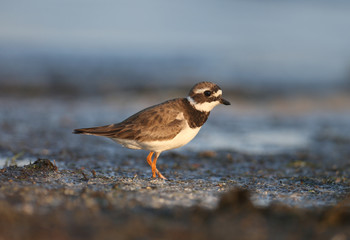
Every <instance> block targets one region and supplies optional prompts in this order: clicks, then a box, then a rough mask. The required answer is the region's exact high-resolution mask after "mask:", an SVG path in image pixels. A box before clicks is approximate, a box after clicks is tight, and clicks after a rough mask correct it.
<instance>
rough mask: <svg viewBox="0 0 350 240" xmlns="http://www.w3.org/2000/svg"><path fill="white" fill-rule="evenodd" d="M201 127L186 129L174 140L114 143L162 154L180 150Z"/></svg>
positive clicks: (120, 140) (118, 140) (120, 141)
mask: <svg viewBox="0 0 350 240" xmlns="http://www.w3.org/2000/svg"><path fill="white" fill-rule="evenodd" d="M199 130H200V127H198V128H190V127H186V128H185V129H183V130H182V131H181V132H179V134H177V135H176V136H175V137H174V138H173V139H169V140H162V141H143V142H140V141H136V140H126V139H113V140H114V141H116V142H118V143H120V144H122V145H123V146H124V147H127V148H131V149H144V150H148V151H152V152H162V151H165V150H170V149H174V148H179V147H182V146H184V145H186V144H187V143H188V142H190V141H191V140H192V139H193V138H194V137H195V136H196V135H197V133H198V132H199Z"/></svg>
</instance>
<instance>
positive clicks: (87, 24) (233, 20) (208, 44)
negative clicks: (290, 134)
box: [0, 0, 350, 88]
mask: <svg viewBox="0 0 350 240" xmlns="http://www.w3.org/2000/svg"><path fill="white" fill-rule="evenodd" d="M349 26H350V2H349V1H342V0H336V1H326V0H323V1H313V0H312V1H273V0H265V1H257V0H255V1H254V0H253V1H241V0H233V1H208V0H205V1H171V2H170V1H160V0H157V1H155V0H153V1H140V0H138V1H106V0H105V1H98V2H94V1H88V2H84V3H82V2H81V1H73V2H70V3H69V4H62V2H61V1H43V0H35V1H30V2H22V3H21V4H20V5H19V4H18V3H16V2H13V1H8V2H6V3H1V7H0V50H1V51H0V52H1V54H0V81H1V82H5V81H6V82H9V81H12V82H13V81H15V82H16V81H17V82H19V83H22V82H25V83H35V84H48V83H52V82H55V83H57V82H64V83H65V82H69V83H72V82H76V83H77V84H78V85H79V84H80V85H81V83H84V84H85V85H91V86H92V87H96V85H97V82H98V83H99V84H100V85H101V84H105V85H106V87H108V86H109V85H111V84H115V83H116V82H117V83H118V84H119V85H121V86H124V85H125V86H126V87H128V86H129V84H130V86H133V85H135V84H136V85H140V84H141V85H142V84H145V82H146V83H147V84H169V80H171V81H170V82H171V84H172V85H178V84H186V83H187V82H188V81H189V80H190V81H194V80H193V79H201V80H212V81H215V82H218V83H220V84H224V85H231V86H243V87H244V86H254V87H256V88H264V87H267V86H270V87H271V86H279V87H284V88H290V87H294V86H299V87H310V86H311V88H313V87H322V86H323V87H324V88H329V87H330V86H342V85H343V84H346V83H347V84H348V82H349V80H348V79H349V78H350V77H349V75H350V74H349V66H350V31H348V29H349ZM126 81H127V82H126Z"/></svg>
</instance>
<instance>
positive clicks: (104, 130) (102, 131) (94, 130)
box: [73, 126, 110, 136]
mask: <svg viewBox="0 0 350 240" xmlns="http://www.w3.org/2000/svg"><path fill="white" fill-rule="evenodd" d="M109 132H110V128H109V126H102V127H91V128H79V129H74V130H73V133H74V134H85V135H97V136H106V135H108V133H109Z"/></svg>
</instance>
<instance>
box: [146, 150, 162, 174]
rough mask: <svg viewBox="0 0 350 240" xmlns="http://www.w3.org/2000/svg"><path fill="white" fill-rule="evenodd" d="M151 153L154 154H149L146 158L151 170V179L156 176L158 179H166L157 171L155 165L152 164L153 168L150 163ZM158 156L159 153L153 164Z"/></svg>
mask: <svg viewBox="0 0 350 240" xmlns="http://www.w3.org/2000/svg"><path fill="white" fill-rule="evenodd" d="M153 153H154V152H150V153H149V154H148V156H147V163H148V165H150V166H151V168H152V177H153V178H155V177H156V175H158V176H159V177H160V178H162V179H166V178H165V177H164V176H163V175H162V174H161V173H160V172H159V171H158V169H157V167H156V165H155V164H154V166H153V162H152V156H153ZM158 156H159V153H158V154H156V157H155V163H156V162H157V158H158Z"/></svg>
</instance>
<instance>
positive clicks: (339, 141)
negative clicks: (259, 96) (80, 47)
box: [0, 97, 350, 239]
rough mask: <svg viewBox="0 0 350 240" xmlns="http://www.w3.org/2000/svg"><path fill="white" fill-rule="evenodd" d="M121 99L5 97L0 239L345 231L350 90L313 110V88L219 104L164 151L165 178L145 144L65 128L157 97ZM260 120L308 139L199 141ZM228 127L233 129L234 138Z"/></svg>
mask: <svg viewBox="0 0 350 240" xmlns="http://www.w3.org/2000/svg"><path fill="white" fill-rule="evenodd" d="M120 99H123V98H122V97H121V98H120ZM120 99H117V101H116V99H114V98H113V99H108V98H105V99H100V98H89V99H88V98H85V99H79V100H78V99H65V98H30V99H24V98H22V99H14V98H2V99H1V102H0V111H1V114H0V129H1V133H2V134H1V136H0V162H1V164H2V166H1V167H3V168H2V169H1V170H0V183H1V185H0V222H1V224H0V238H2V239H49V238H50V239H117V238H118V239H119V238H120V239H130V238H131V239H179V238H183V239H232V238H233V236H239V238H240V239H282V238H284V239H348V238H349V237H350V230H349V229H350V201H349V192H350V180H349V175H350V163H349V160H350V134H349V132H350V124H349V121H348V120H349V113H348V112H347V111H348V110H347V109H346V107H344V106H346V101H345V102H344V101H340V102H341V104H339V105H337V106H338V108H337V109H334V108H333V107H334V103H333V105H332V104H330V105H331V107H330V108H329V109H327V108H324V107H325V104H323V106H322V107H323V110H322V108H320V109H321V110H322V111H320V109H318V110H316V111H314V112H311V113H310V111H308V109H307V110H305V107H308V108H309V109H315V107H314V106H315V105H317V106H319V102H318V101H312V99H311V100H310V101H309V104H308V105H307V106H305V101H304V102H302V103H301V106H299V105H298V104H297V103H295V102H293V103H294V105H292V104H291V102H288V101H287V103H283V101H281V100H279V101H272V102H270V103H269V104H267V105H268V106H269V109H268V110H267V111H265V110H266V109H260V108H259V107H257V108H256V109H254V107H247V106H254V104H252V102H250V101H247V102H241V104H237V105H234V106H233V107H234V109H233V110H232V109H230V110H225V109H223V108H221V109H218V110H215V111H214V112H213V113H212V115H211V116H210V119H209V121H208V123H207V124H208V127H207V130H205V129H203V130H204V132H203V134H202V135H199V136H198V139H194V140H193V145H191V144H192V143H190V144H189V145H188V146H186V147H184V148H182V149H179V150H176V151H169V152H164V153H162V155H161V156H160V159H159V162H158V164H157V165H158V169H159V170H160V171H161V172H162V173H163V174H164V175H165V176H166V177H168V178H169V180H167V181H164V180H159V179H151V178H150V175H151V170H150V168H149V166H148V165H147V163H146V160H145V158H146V156H147V153H146V152H144V151H133V150H128V149H123V148H121V147H119V146H117V145H116V144H115V143H113V142H111V141H106V140H104V139H102V138H98V137H92V136H77V135H73V134H71V131H72V129H74V128H76V127H85V126H86V127H88V126H94V125H96V124H104V123H111V122H116V121H120V120H123V118H125V117H126V116H128V115H129V114H131V113H133V112H135V111H136V110H137V109H140V108H143V107H145V106H147V105H148V104H149V102H153V101H154V102H157V101H158V99H152V98H148V100H147V102H144V101H142V97H140V100H138V99H137V98H136V99H135V101H134V103H133V104H130V105H129V104H128V105H127V106H128V107H126V104H125V102H122V100H120ZM332 99H333V98H332ZM332 101H334V100H332ZM115 102H118V104H117V105H116V104H115ZM328 102H329V101H328ZM271 103H273V104H271ZM311 103H313V104H315V105H312V104H311ZM282 104H285V106H295V109H294V110H293V111H291V110H290V111H288V110H286V108H285V107H283V106H282ZM303 104H304V105H303ZM343 105H344V106H343ZM297 106H298V107H297ZM340 106H342V107H340ZM260 107H261V105H260ZM280 109H282V110H283V111H282V110H280ZM259 116H263V117H259ZM227 119H229V120H227ZM247 119H248V120H249V119H250V120H249V121H248V120H247ZM205 127H206V126H204V128H205ZM221 128H223V129H224V130H222V132H220V130H219V129H221ZM258 129H260V130H261V129H265V130H271V129H273V130H274V131H276V129H277V131H278V130H281V129H282V130H283V129H289V130H291V131H293V130H295V131H307V134H306V136H307V138H306V139H307V141H306V142H305V145H304V146H300V145H293V144H291V145H288V146H287V147H286V146H285V145H278V144H277V145H276V146H273V147H271V146H268V145H266V146H265V145H263V147H262V149H270V150H271V151H266V152H263V151H252V152H249V148H246V149H241V148H239V147H240V145H234V144H233V145H232V146H238V148H239V149H233V148H229V146H231V145H227V146H226V149H220V148H218V147H217V145H215V144H212V145H211V144H210V141H207V142H209V143H208V145H205V146H202V148H201V145H202V144H204V143H203V141H202V139H206V138H207V137H208V134H210V132H213V131H218V132H216V135H215V136H216V138H215V139H213V142H214V141H216V140H218V139H217V138H218V137H220V136H223V138H224V139H225V141H232V142H233V141H234V139H233V138H234V136H236V137H237V136H247V132H248V133H249V134H252V133H256V131H257V130H258ZM203 130H201V131H203ZM225 132H226V133H227V132H232V133H235V134H236V135H232V140H230V138H229V137H230V136H231V135H229V134H226V135H225V134H224V133H225ZM265 132H267V133H268V132H269V131H265ZM271 136H276V135H271ZM196 140H198V143H196V142H195V141H196ZM268 143H269V144H270V145H273V144H274V142H273V141H269V142H268ZM255 144H259V142H256V143H255ZM244 145H246V144H244ZM211 146H212V147H211ZM252 148H253V146H252ZM254 149H259V148H254ZM38 159H41V160H38ZM16 165H17V166H16Z"/></svg>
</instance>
